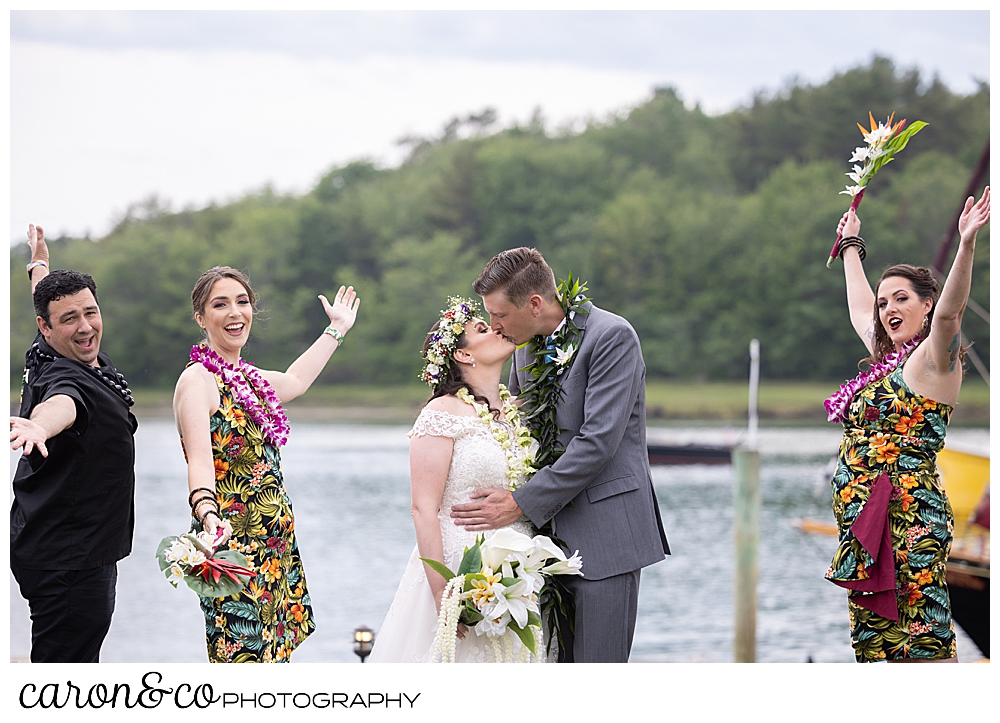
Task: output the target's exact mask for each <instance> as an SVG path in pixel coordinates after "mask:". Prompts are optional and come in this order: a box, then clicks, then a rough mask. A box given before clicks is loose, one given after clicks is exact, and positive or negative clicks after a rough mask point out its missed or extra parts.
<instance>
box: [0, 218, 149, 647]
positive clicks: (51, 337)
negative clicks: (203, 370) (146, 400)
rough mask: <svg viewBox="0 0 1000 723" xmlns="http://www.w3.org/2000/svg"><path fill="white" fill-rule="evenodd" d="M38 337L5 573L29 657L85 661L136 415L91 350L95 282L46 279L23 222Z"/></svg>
mask: <svg viewBox="0 0 1000 723" xmlns="http://www.w3.org/2000/svg"><path fill="white" fill-rule="evenodd" d="M28 236H29V243H30V244H31V247H32V263H31V264H29V265H28V275H29V278H31V280H32V297H33V300H34V304H35V312H36V314H37V320H36V321H37V324H38V330H39V334H38V336H37V337H36V338H35V342H34V344H32V347H31V349H30V350H29V351H28V353H27V354H26V355H25V371H24V381H23V383H22V386H21V407H20V410H19V412H18V416H16V417H11V418H10V438H11V447H12V448H13V449H21V450H22V452H23V456H22V457H21V459H20V461H19V462H18V466H17V471H16V472H15V474H14V481H13V488H14V503H13V505H12V506H11V510H10V566H11V571H12V572H13V573H14V577H15V578H16V579H17V583H18V585H19V587H20V589H21V595H22V596H23V597H24V598H25V599H26V600H27V601H28V605H29V608H30V611H31V662H33V663H41V662H61V663H96V662H98V659H99V656H100V650H101V644H102V643H103V642H104V637H105V636H106V635H107V633H108V629H109V627H110V625H111V615H112V613H113V612H114V605H115V583H116V581H117V577H118V572H117V562H118V560H121V559H122V558H124V557H126V556H127V555H128V554H129V553H130V552H131V549H132V529H133V526H134V522H135V511H134V505H133V501H134V492H135V472H134V460H135V445H134V440H133V435H134V434H135V430H136V426H137V423H136V419H135V417H134V416H132V413H131V411H129V407H131V405H132V397H131V393H130V392H129V390H128V386H127V384H126V383H125V379H124V378H123V377H122V376H121V375H120V374H118V372H117V371H116V370H115V368H114V366H113V365H112V363H111V359H110V358H108V356H107V354H104V353H103V352H101V350H100V346H101V334H102V331H103V325H102V322H101V311H100V308H99V307H98V304H97V296H96V291H97V289H96V285H95V284H94V280H93V279H92V278H91V277H90V276H88V275H87V274H81V273H78V272H76V271H53V272H52V273H51V274H50V273H48V263H47V262H48V251H47V249H46V247H45V242H44V236H43V235H42V230H41V228H38V229H35V228H34V227H29V232H28Z"/></svg>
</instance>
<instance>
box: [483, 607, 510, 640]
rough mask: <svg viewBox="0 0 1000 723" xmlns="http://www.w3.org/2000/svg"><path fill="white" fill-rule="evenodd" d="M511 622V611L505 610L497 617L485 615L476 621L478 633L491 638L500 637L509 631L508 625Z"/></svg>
mask: <svg viewBox="0 0 1000 723" xmlns="http://www.w3.org/2000/svg"><path fill="white" fill-rule="evenodd" d="M509 623H510V613H509V612H503V613H502V614H500V615H497V616H496V617H489V616H487V617H484V618H483V619H482V620H480V621H479V622H478V623H476V627H475V631H476V635H486V636H488V637H491V638H499V637H500V636H501V635H503V634H504V633H506V632H507V625H508V624H509Z"/></svg>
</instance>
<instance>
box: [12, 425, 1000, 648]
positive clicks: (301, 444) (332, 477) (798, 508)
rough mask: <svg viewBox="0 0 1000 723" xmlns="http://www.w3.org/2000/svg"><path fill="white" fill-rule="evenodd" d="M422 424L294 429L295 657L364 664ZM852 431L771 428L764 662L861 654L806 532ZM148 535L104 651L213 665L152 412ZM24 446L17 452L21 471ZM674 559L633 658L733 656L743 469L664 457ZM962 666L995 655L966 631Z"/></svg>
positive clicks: (15, 625) (764, 533) (650, 600)
mask: <svg viewBox="0 0 1000 723" xmlns="http://www.w3.org/2000/svg"><path fill="white" fill-rule="evenodd" d="M406 431H407V427H400V426H374V425H372V426H364V425H342V424H305V423H297V424H294V428H293V433H292V435H291V439H290V441H289V443H288V445H287V446H286V448H285V449H284V451H283V455H282V456H283V463H284V464H283V467H284V474H285V484H286V486H287V488H288V490H289V494H290V495H291V498H292V503H293V506H294V509H295V515H296V529H297V531H298V536H299V548H300V551H301V553H302V558H303V560H304V563H305V569H306V578H307V580H308V584H309V589H310V593H311V595H312V600H313V609H314V613H315V616H316V620H317V630H316V632H315V633H314V634H313V635H312V636H311V637H310V638H309V639H308V640H307V641H306V642H305V643H304V644H303V645H302V646H301V647H300V648H299V649H298V650H297V651H296V653H295V655H294V660H295V661H296V662H356V660H357V658H356V657H355V656H354V654H353V653H352V652H351V641H352V640H353V636H352V633H353V630H354V628H355V627H356V626H358V625H368V626H369V627H371V628H373V629H375V630H377V629H378V627H379V626H380V625H381V623H382V618H383V617H384V615H385V612H386V610H388V608H389V603H390V602H391V601H392V596H393V594H394V592H395V590H396V585H397V583H398V581H399V577H400V575H401V574H402V572H403V568H404V567H405V564H406V560H407V558H408V557H409V554H410V550H411V549H412V548H413V544H414V536H413V527H412V524H411V521H410V513H409V486H408V485H409V481H408V480H409V469H408V458H407V449H408V440H407V438H406V436H405V434H406ZM654 437H655V438H662V439H670V440H671V441H675V442H677V443H685V442H703V443H712V442H721V441H733V440H734V437H735V433H734V432H732V431H731V430H725V429H720V428H717V427H697V426H689V427H682V428H676V429H656V430H651V431H650V438H651V439H652V438H654ZM839 439H840V437H839V434H838V433H837V429H836V428H835V427H834V426H833V425H831V426H830V427H828V428H787V429H773V428H772V429H763V430H761V432H760V438H759V444H760V449H761V455H762V469H761V480H760V481H761V496H762V510H761V516H760V521H761V541H760V548H759V570H760V573H759V574H760V584H759V588H758V591H759V592H758V595H759V598H758V613H757V658H758V660H760V661H762V662H804V661H806V660H807V659H809V658H811V659H812V660H814V661H816V662H838V661H844V662H848V661H853V659H854V655H853V651H852V650H851V647H850V642H849V638H848V623H847V602H846V593H845V592H844V591H843V590H842V589H840V588H838V587H836V586H834V585H832V584H830V583H829V582H827V581H826V580H824V579H823V574H824V572H825V571H826V568H827V565H828V564H829V561H830V558H831V557H832V555H833V551H834V547H835V539H834V538H832V537H823V536H816V535H808V534H805V533H802V532H799V531H797V530H796V529H794V528H793V526H792V524H791V521H792V520H794V519H796V518H814V519H820V520H826V521H831V522H832V513H831V511H830V503H829V486H828V484H827V482H826V480H825V478H824V467H825V466H826V465H827V464H828V462H829V461H830V458H831V456H832V455H833V454H835V452H836V449H837V444H838V442H839ZM948 440H949V444H953V445H954V446H959V445H962V446H964V447H966V448H969V447H973V448H976V447H978V448H982V449H986V448H988V443H989V431H988V430H985V429H953V430H951V431H950V432H949V434H948ZM136 459H137V462H136V530H135V540H134V544H133V552H132V555H131V556H129V557H128V558H126V559H125V560H123V561H121V562H120V563H119V566H118V570H119V576H118V598H117V608H116V611H115V616H114V622H113V624H112V627H111V632H110V633H109V635H108V638H107V640H106V642H105V645H104V648H103V650H102V660H103V661H106V662H204V661H205V660H206V653H205V642H204V636H203V619H202V616H201V612H200V611H199V609H198V604H197V599H196V597H195V595H194V593H193V592H191V591H190V590H189V589H187V588H186V587H184V586H181V587H180V588H178V589H176V590H175V589H174V588H172V587H171V586H170V585H169V584H168V583H167V582H166V580H165V579H164V578H163V576H162V573H160V571H159V569H158V568H157V565H156V562H155V560H154V559H153V553H154V551H155V549H156V546H157V544H158V543H159V541H160V539H161V538H163V537H165V536H167V535H176V534H179V533H180V532H183V531H185V530H186V529H187V524H188V508H187V506H186V497H187V487H186V482H185V479H186V476H185V475H186V467H185V464H184V461H183V458H182V456H181V451H180V444H179V442H178V440H177V434H176V432H175V430H174V426H173V422H172V421H169V420H143V421H142V423H141V425H140V428H139V432H138V434H137V435H136ZM16 460H17V456H16V455H15V454H13V453H12V454H11V473H12V474H13V470H14V466H15V464H16ZM653 482H654V485H655V488H656V495H657V498H658V500H659V503H660V510H661V512H662V515H663V523H664V526H665V528H666V530H667V536H668V537H669V539H670V546H671V549H672V551H673V554H672V555H671V556H670V557H669V558H667V559H666V560H664V561H663V562H660V563H658V564H656V565H653V566H651V567H648V568H645V569H644V570H643V572H642V581H641V587H640V594H639V611H638V620H637V623H636V631H635V643H634V645H633V649H632V660H633V661H642V662H726V661H730V660H732V639H733V574H734V572H733V549H732V548H733V530H732V519H733V506H732V484H733V471H732V468H731V467H728V466H718V467H715V466H685V467H654V468H653ZM10 598H11V631H10V641H11V642H10V645H11V650H10V654H11V657H12V658H18V659H23V658H26V657H27V655H28V651H29V623H28V615H27V605H26V603H25V602H24V601H23V600H22V599H21V597H20V595H19V594H18V590H17V584H16V583H15V582H14V580H13V578H11V593H10ZM958 645H959V656H960V658H961V659H962V660H963V661H971V660H976V659H981V658H982V656H981V654H980V653H979V651H978V649H977V648H976V647H975V646H974V644H973V643H972V642H971V640H969V638H968V637H967V636H965V634H964V633H962V632H961V631H959V642H958Z"/></svg>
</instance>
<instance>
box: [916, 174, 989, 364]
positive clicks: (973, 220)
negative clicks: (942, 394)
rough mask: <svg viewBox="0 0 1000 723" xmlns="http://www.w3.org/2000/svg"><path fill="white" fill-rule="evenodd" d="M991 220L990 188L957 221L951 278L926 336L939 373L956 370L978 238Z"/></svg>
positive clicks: (967, 203) (967, 205)
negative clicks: (956, 242) (956, 246)
mask: <svg viewBox="0 0 1000 723" xmlns="http://www.w3.org/2000/svg"><path fill="white" fill-rule="evenodd" d="M989 220H990V187H989V186H987V187H986V190H985V191H983V197H982V198H980V199H979V202H978V203H976V199H975V198H974V197H973V196H969V198H968V199H967V200H966V201H965V209H964V210H963V211H962V215H961V217H960V218H959V220H958V232H959V234H960V235H961V240H960V241H959V244H958V252H957V253H956V254H955V261H954V263H952V265H951V271H950V272H949V274H948V279H947V280H946V281H945V283H944V288H943V289H942V290H941V297H940V298H939V299H938V302H937V308H936V309H935V310H934V320H933V322H932V323H931V331H930V333H929V334H928V335H927V343H926V345H927V354H929V356H930V361H931V362H932V365H933V366H932V368H934V369H937V370H938V373H939V374H951V373H953V372H954V371H955V369H956V367H957V362H958V356H959V349H960V346H961V334H962V315H963V314H964V313H965V306H966V304H967V303H968V301H969V291H970V289H971V288H972V259H973V257H974V256H975V251H976V235H977V234H978V233H979V229H981V228H982V227H983V226H985V225H986V224H987V223H989Z"/></svg>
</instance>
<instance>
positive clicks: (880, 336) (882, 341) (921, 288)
mask: <svg viewBox="0 0 1000 723" xmlns="http://www.w3.org/2000/svg"><path fill="white" fill-rule="evenodd" d="M892 277H898V278H902V279H906V280H907V281H908V282H910V286H911V287H912V288H913V292H914V293H915V294H916V295H917V296H918V297H919V298H920V299H921V300H922V301H926V300H927V299H930V300H931V302H932V306H931V310H930V311H929V312H927V323H926V324H925V325H924V327H923V328H922V329H921V330H920V334H919V337H920V340H921V341H923V340H924V339H926V338H927V335H928V334H929V333H930V331H931V322H933V321H934V311H935V310H936V309H937V302H938V297H939V296H940V295H941V285H940V284H938V282H937V279H935V278H934V275H933V274H932V273H931V271H930V269H927V268H924V267H923V266H912V265H910V264H896V265H895V266H890V267H889V268H887V269H886V270H885V271H883V272H882V276H881V277H880V278H879V280H878V283H877V284H876V285H875V294H876V299H875V308H874V309H873V310H872V327H873V328H874V330H875V333H874V335H873V338H872V354H871V356H870V357H867V358H866V359H862V360H861V363H864V362H868V363H870V364H879V363H881V362H882V361H883V360H884V359H885V358H886V357H887V356H889V355H890V354H892V353H893V352H894V351H896V345H895V344H893V343H892V339H890V338H889V333H888V332H887V331H886V330H885V327H884V326H883V325H882V318H881V317H880V316H879V313H878V312H879V309H878V298H877V296H878V289H879V287H880V286H881V285H882V282H883V281H885V280H886V279H890V278H892ZM966 348H967V347H964V346H960V347H959V351H958V359H959V363H964V362H965V350H966Z"/></svg>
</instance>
